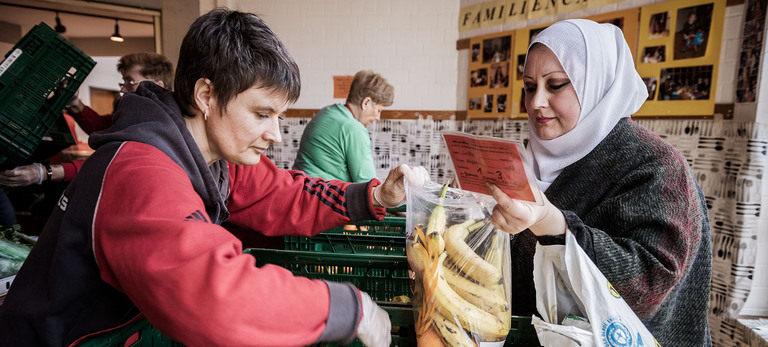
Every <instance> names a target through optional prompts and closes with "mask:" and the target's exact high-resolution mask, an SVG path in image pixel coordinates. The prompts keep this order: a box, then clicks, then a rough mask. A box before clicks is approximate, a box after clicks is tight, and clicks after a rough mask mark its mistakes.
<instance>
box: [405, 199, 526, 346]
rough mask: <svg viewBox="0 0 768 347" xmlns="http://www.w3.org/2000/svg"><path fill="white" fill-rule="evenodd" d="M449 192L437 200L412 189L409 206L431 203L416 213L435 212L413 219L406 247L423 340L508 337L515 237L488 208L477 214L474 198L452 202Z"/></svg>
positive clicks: (468, 341) (474, 342) (455, 342)
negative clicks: (511, 247)
mask: <svg viewBox="0 0 768 347" xmlns="http://www.w3.org/2000/svg"><path fill="white" fill-rule="evenodd" d="M446 192H447V187H443V188H442V191H441V194H440V197H439V199H438V201H437V203H436V204H434V205H432V204H430V203H429V202H428V201H415V200H417V199H416V198H417V197H416V196H414V197H413V198H414V199H412V197H411V196H410V195H409V201H408V209H409V210H410V209H411V207H412V206H413V207H415V208H419V207H422V208H423V207H425V206H426V207H427V208H426V211H422V213H414V218H415V219H418V216H419V215H421V216H427V215H429V218H428V220H427V221H426V223H418V222H419V221H417V220H414V221H413V223H414V224H413V227H412V232H411V233H410V235H409V238H408V241H407V247H406V255H407V258H408V263H409V265H410V268H411V271H412V274H411V275H412V279H413V281H412V283H413V287H412V288H413V292H414V301H413V306H414V310H415V311H416V333H417V338H418V344H419V346H441V345H445V346H478V345H479V344H481V343H484V342H499V341H504V340H505V339H506V337H507V335H508V333H509V330H510V324H511V316H510V305H509V289H508V288H509V285H508V283H507V281H505V279H507V278H509V276H508V275H506V276H505V274H508V273H509V270H505V269H508V267H509V260H508V259H509V241H508V240H509V238H508V237H507V236H506V234H505V233H503V232H501V231H499V230H497V229H495V228H494V227H493V225H491V223H490V221H488V219H487V218H484V217H483V215H482V214H480V215H479V217H480V218H472V217H473V213H470V212H468V211H470V210H472V209H474V210H475V211H477V210H478V207H477V206H476V204H475V202H474V201H471V199H470V201H468V202H467V201H465V202H462V201H461V199H459V200H458V201H457V200H452V201H450V203H449V204H446V202H448V199H446V198H445V196H446ZM409 193H414V194H413V195H418V192H409ZM420 193H424V192H420ZM433 196H434V194H433ZM425 198H427V199H428V194H427V197H425ZM412 200H413V201H412ZM430 205H431V213H428V212H429V209H430V207H429V206H430ZM473 205H475V206H473ZM480 206H482V203H480ZM474 215H475V216H474V217H477V213H474ZM410 216H411V214H410V211H409V217H410ZM502 344H503V342H500V343H499V345H502Z"/></svg>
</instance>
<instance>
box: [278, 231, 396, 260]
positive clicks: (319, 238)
mask: <svg viewBox="0 0 768 347" xmlns="http://www.w3.org/2000/svg"><path fill="white" fill-rule="evenodd" d="M285 249H287V250H293V251H308V252H328V253H348V254H391V255H405V236H377V235H343V234H328V233H323V234H319V235H316V236H312V237H304V236H286V237H285Z"/></svg>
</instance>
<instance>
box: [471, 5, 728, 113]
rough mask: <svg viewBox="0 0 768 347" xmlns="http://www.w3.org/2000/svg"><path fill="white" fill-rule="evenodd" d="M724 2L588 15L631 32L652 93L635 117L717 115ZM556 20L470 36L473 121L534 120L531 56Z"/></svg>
mask: <svg viewBox="0 0 768 347" xmlns="http://www.w3.org/2000/svg"><path fill="white" fill-rule="evenodd" d="M725 5H726V0H676V1H668V2H664V3H659V4H653V5H648V6H643V7H637V8H632V9H627V10H622V11H618V12H612V13H606V14H601V15H597V16H590V17H585V18H587V19H592V20H594V21H596V22H600V23H612V24H614V25H616V26H618V27H619V28H621V29H622V31H623V32H624V38H625V39H626V41H627V44H628V45H629V47H630V50H631V51H632V55H633V57H634V58H635V67H636V69H637V71H638V73H639V74H640V76H641V77H642V78H643V81H645V83H646V86H647V87H648V94H649V96H648V100H647V101H646V102H645V104H644V105H643V107H642V108H641V109H640V110H639V111H638V112H637V113H636V114H635V116H697V117H700V116H711V115H713V114H714V108H715V97H714V94H715V91H716V86H717V68H718V66H717V65H718V61H719V59H720V45H721V41H722V29H723V20H724V18H723V14H724V13H725ZM638 18H639V21H638ZM549 24H551V23H549ZM549 24H546V25H540V26H535V27H528V28H523V29H518V30H513V31H506V32H501V33H494V34H491V35H485V36H480V37H474V38H471V39H470V61H469V86H468V89H467V90H468V93H467V95H468V103H467V117H468V118H498V117H510V118H527V117H528V114H527V113H526V110H525V103H524V91H523V79H522V74H523V68H524V66H525V55H526V52H527V50H528V46H529V45H530V42H531V40H532V38H533V37H534V36H535V35H536V34H537V33H538V32H540V31H541V30H544V29H545V28H546V27H547V26H549Z"/></svg>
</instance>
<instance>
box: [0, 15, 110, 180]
mask: <svg viewBox="0 0 768 347" xmlns="http://www.w3.org/2000/svg"><path fill="white" fill-rule="evenodd" d="M94 65H96V62H94V61H93V59H91V58H90V57H88V56H87V55H85V54H84V53H83V52H82V51H81V50H80V49H78V48H77V47H75V46H74V45H72V43H70V42H69V41H67V40H66V39H65V38H64V37H62V36H61V35H59V34H57V33H56V32H55V31H54V30H53V29H51V28H50V27H49V26H47V25H46V24H45V23H40V24H38V25H36V26H35V27H34V28H32V30H30V31H29V33H27V34H26V35H25V36H24V37H23V38H22V39H21V40H20V41H19V42H18V43H17V44H16V45H15V46H14V48H13V49H11V51H10V52H8V53H7V54H6V55H5V59H4V60H3V62H2V63H0V167H2V168H9V167H14V166H18V165H21V164H24V163H25V162H26V161H27V160H28V159H29V158H30V157H31V156H32V154H33V153H34V152H35V149H37V147H38V145H40V142H41V140H42V139H43V137H44V136H45V135H46V134H47V133H48V132H49V130H50V129H51V126H53V125H54V123H56V121H57V120H58V121H60V122H62V121H63V117H62V115H61V111H62V110H63V109H64V106H65V105H66V104H67V103H68V102H69V100H70V99H71V98H72V96H73V95H74V94H75V92H76V91H77V89H78V88H79V87H80V85H81V84H82V82H83V81H84V80H85V78H86V77H87V76H88V74H89V73H90V72H91V70H92V69H93V67H94ZM66 129H68V128H66ZM61 136H64V137H63V138H56V139H52V140H54V141H57V140H60V141H64V142H68V141H71V140H72V138H71V135H69V138H66V136H67V134H63V135H61V134H56V137H61Z"/></svg>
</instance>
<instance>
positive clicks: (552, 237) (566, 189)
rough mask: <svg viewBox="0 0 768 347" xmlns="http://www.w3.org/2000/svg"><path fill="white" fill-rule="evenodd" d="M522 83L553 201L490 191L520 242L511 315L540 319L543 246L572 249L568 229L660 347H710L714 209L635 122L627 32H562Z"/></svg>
mask: <svg viewBox="0 0 768 347" xmlns="http://www.w3.org/2000/svg"><path fill="white" fill-rule="evenodd" d="M587 72H588V73H587ZM523 81H524V85H525V97H524V98H525V104H526V108H527V110H528V123H529V125H530V126H529V128H530V134H529V139H530V140H529V141H530V142H529V144H528V147H527V151H528V152H529V154H530V158H532V165H533V172H534V175H535V176H536V177H535V178H536V180H537V182H538V187H539V188H540V189H541V190H542V191H543V192H544V195H545V199H544V200H545V201H544V204H543V205H541V206H540V205H536V204H532V203H526V202H523V201H519V200H514V199H511V198H509V197H508V196H507V195H506V194H504V193H503V192H502V191H501V190H500V189H496V188H495V187H494V186H492V185H489V189H490V191H491V194H492V195H493V197H494V198H495V199H496V201H497V202H498V205H497V206H496V207H495V208H494V210H493V214H492V217H491V220H492V221H493V223H494V225H496V226H497V227H499V228H500V229H502V230H504V231H506V232H508V233H511V234H514V235H516V236H515V237H514V238H513V241H512V246H511V254H512V274H513V275H512V277H513V279H512V281H511V283H512V300H511V302H512V305H513V307H512V314H520V315H530V314H533V313H534V312H535V311H536V308H535V304H536V296H535V291H534V283H533V255H534V252H535V249H536V243H537V242H540V243H542V244H564V242H565V237H564V236H565V233H566V230H570V232H571V233H572V234H573V235H574V236H575V237H576V239H577V240H578V244H579V246H581V248H582V249H584V251H585V252H586V254H587V255H588V256H589V257H590V259H591V260H592V261H593V262H594V263H595V265H597V267H598V268H599V269H600V271H601V272H602V273H603V274H604V275H605V277H606V278H607V279H608V280H609V281H610V283H611V284H612V285H613V287H614V288H615V289H616V290H617V291H618V292H619V293H620V294H621V296H622V297H623V298H624V300H626V302H627V304H629V306H630V307H631V308H632V309H633V310H634V312H635V313H636V314H637V316H638V317H639V318H640V319H641V320H642V322H643V323H644V324H645V326H646V327H647V328H648V330H649V331H650V332H651V333H652V334H653V336H654V337H655V338H656V339H657V340H658V342H659V343H660V344H661V345H662V346H697V347H701V346H710V345H711V338H710V332H709V323H708V321H707V310H708V305H709V290H710V279H711V272H712V245H711V235H710V230H709V220H708V216H707V206H706V203H705V201H704V196H703V193H702V191H701V189H700V188H699V185H698V184H697V182H696V179H695V177H694V174H693V171H692V170H691V168H690V167H689V165H688V163H687V162H686V160H685V158H684V157H683V155H682V154H680V153H679V152H678V151H677V150H676V149H675V148H674V147H673V146H672V145H671V144H669V143H668V142H666V141H664V140H663V139H661V138H660V137H659V136H657V135H656V134H654V133H652V132H651V131H649V130H647V129H645V128H643V127H642V126H640V125H639V124H638V123H635V122H634V121H632V120H631V119H630V115H632V114H633V113H635V112H637V110H638V109H639V108H640V106H642V105H643V102H644V101H645V100H646V98H647V96H648V92H647V90H646V86H645V84H644V83H643V80H642V78H640V76H639V75H638V73H637V71H636V70H635V68H634V64H633V60H632V55H631V53H630V50H629V47H628V46H627V43H626V42H625V41H624V36H623V35H622V32H621V30H620V29H618V28H617V27H616V26H614V25H611V24H598V23H595V22H593V21H589V20H583V19H575V20H567V21H562V22H557V23H555V24H553V25H552V26H550V27H548V28H547V29H545V30H544V31H542V32H541V33H540V34H538V35H537V36H536V38H535V39H534V40H533V42H532V44H531V46H530V47H529V49H528V56H527V60H526V65H525V73H524V80H523ZM592 324H595V323H594V322H593V323H592Z"/></svg>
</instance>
